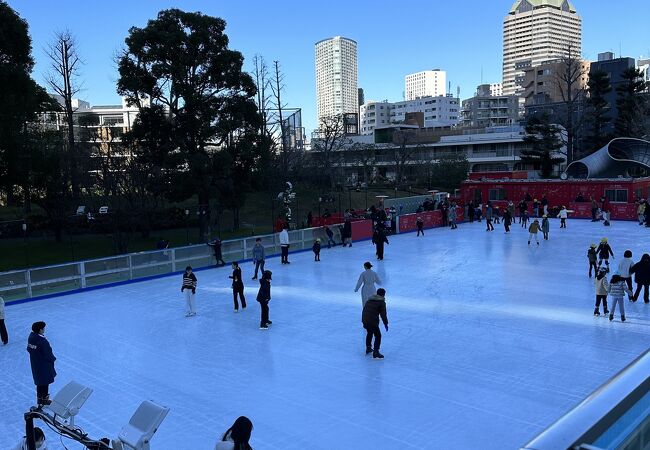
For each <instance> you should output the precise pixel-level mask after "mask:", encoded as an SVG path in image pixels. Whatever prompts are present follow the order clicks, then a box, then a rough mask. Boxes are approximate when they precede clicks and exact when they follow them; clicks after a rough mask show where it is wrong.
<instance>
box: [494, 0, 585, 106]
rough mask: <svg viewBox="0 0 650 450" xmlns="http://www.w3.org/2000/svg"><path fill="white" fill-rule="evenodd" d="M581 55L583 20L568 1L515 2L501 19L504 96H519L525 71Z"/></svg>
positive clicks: (539, 0)
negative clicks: (545, 63) (564, 57)
mask: <svg viewBox="0 0 650 450" xmlns="http://www.w3.org/2000/svg"><path fill="white" fill-rule="evenodd" d="M581 52H582V19H581V18H580V16H579V15H578V13H577V11H576V9H575V8H574V7H573V5H572V4H571V2H570V1H569V0H517V1H516V2H515V3H514V5H513V6H512V8H511V9H510V12H509V13H508V15H507V16H506V17H505V19H504V20H503V95H512V94H521V91H522V87H521V83H522V82H523V77H524V69H526V68H528V67H535V66H537V65H539V64H541V63H542V62H544V61H549V60H552V59H557V58H559V57H563V56H571V57H573V58H576V59H580V57H581Z"/></svg>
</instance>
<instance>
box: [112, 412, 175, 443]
mask: <svg viewBox="0 0 650 450" xmlns="http://www.w3.org/2000/svg"><path fill="white" fill-rule="evenodd" d="M167 413H169V408H167V407H166V406H160V405H156V404H155V403H154V402H151V401H148V400H145V401H143V402H142V403H141V404H140V406H138V409H137V410H136V411H135V412H134V413H133V415H132V416H131V419H130V420H129V423H128V424H127V425H125V426H124V427H122V431H120V434H119V435H118V437H117V441H113V448H114V449H125V450H127V449H129V450H131V449H132V450H149V442H150V441H151V438H152V437H153V435H154V434H155V433H156V431H157V430H158V427H159V426H160V424H161V423H162V421H163V420H165V417H167Z"/></svg>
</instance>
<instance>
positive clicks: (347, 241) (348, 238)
mask: <svg viewBox="0 0 650 450" xmlns="http://www.w3.org/2000/svg"><path fill="white" fill-rule="evenodd" d="M342 234H343V236H342V238H343V247H345V246H346V245H347V246H350V247H352V222H351V221H350V219H345V222H344V223H343V233H342Z"/></svg>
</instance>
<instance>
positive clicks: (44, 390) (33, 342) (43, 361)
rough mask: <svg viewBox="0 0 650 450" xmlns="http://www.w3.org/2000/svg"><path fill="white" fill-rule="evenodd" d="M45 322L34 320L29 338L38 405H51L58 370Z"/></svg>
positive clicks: (28, 347)
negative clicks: (47, 337)
mask: <svg viewBox="0 0 650 450" xmlns="http://www.w3.org/2000/svg"><path fill="white" fill-rule="evenodd" d="M44 335H45V322H34V323H33V324H32V332H31V333H30V334H29V339H28V340H27V351H28V352H29V362H30V364H31V366H32V377H33V378H34V384H35V385H36V402H37V405H38V406H39V407H40V406H43V405H49V404H51V403H52V401H51V400H50V394H49V390H50V384H52V383H54V378H55V377H56V370H54V361H56V357H55V356H54V353H52V347H50V343H49V342H48V341H47V339H45V336H44Z"/></svg>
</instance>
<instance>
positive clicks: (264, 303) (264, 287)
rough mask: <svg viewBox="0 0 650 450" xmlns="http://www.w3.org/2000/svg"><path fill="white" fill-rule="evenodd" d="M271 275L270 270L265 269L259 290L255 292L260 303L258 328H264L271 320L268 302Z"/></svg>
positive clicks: (269, 298)
mask: <svg viewBox="0 0 650 450" xmlns="http://www.w3.org/2000/svg"><path fill="white" fill-rule="evenodd" d="M271 276H272V273H271V271H270V270H265V271H264V272H263V273H262V278H261V279H260V290H259V291H258V292H257V301H258V302H259V303H260V308H261V318H260V330H266V329H268V328H269V325H271V324H272V323H273V322H271V321H270V320H269V302H270V301H271Z"/></svg>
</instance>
